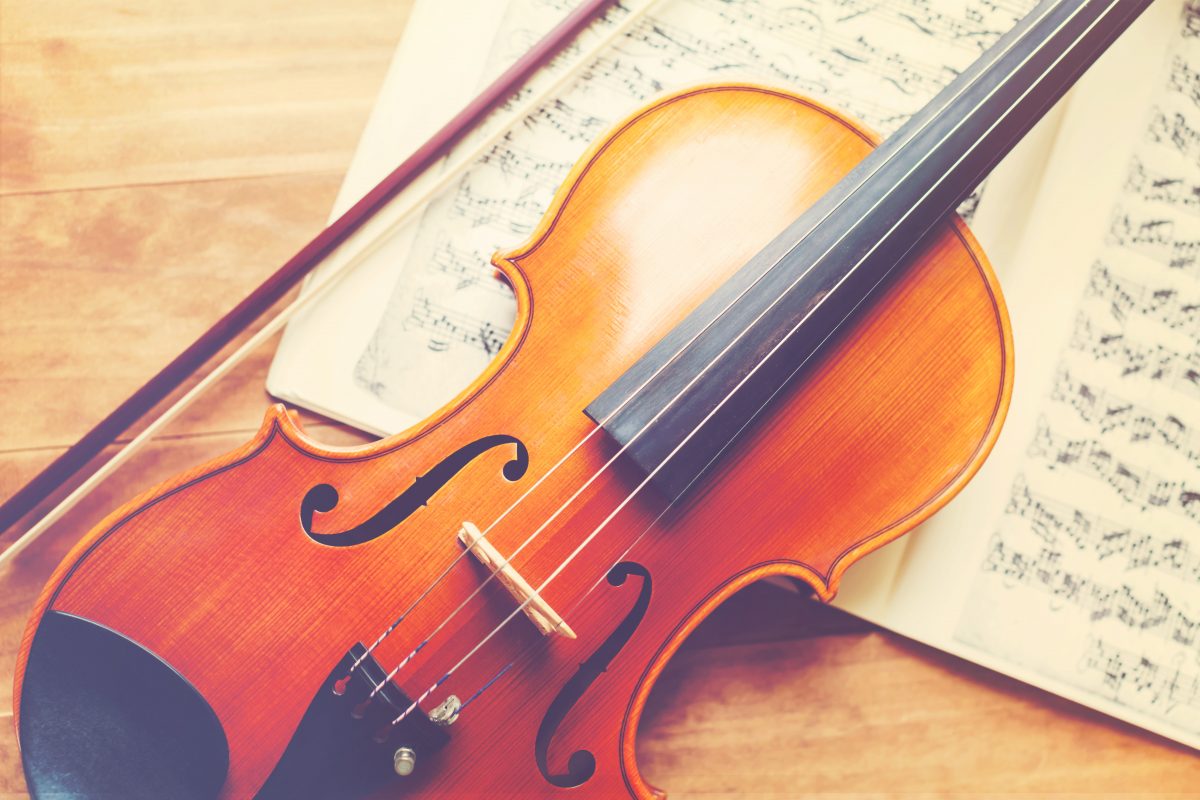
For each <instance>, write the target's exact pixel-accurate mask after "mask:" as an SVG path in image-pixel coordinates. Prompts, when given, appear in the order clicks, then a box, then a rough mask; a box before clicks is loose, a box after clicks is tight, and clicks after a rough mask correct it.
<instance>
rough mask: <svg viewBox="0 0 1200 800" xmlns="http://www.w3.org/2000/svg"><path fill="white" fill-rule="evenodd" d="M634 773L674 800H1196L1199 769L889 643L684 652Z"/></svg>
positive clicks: (1046, 702) (1167, 747)
mask: <svg viewBox="0 0 1200 800" xmlns="http://www.w3.org/2000/svg"><path fill="white" fill-rule="evenodd" d="M776 607H777V609H779V613H788V612H789V611H791V612H792V613H801V614H802V613H805V611H804V610H802V609H800V608H795V609H794V610H793V609H786V608H784V607H781V606H780V605H777V606H776ZM638 761H639V764H640V765H641V768H642V770H643V772H644V774H645V775H646V776H647V778H648V779H649V780H650V782H651V783H653V784H654V785H656V786H660V787H662V788H664V789H667V790H668V792H669V795H670V796H671V797H672V798H687V797H695V796H703V797H705V798H712V797H742V796H745V795H746V793H751V794H753V795H755V796H760V795H761V796H777V797H796V796H819V795H824V794H831V795H833V794H836V795H837V796H839V797H858V796H870V797H878V796H884V795H888V796H890V795H892V794H894V793H897V792H902V793H903V795H904V797H906V798H908V797H913V796H922V794H923V793H927V794H928V795H929V796H946V794H953V795H954V796H960V794H962V795H966V796H971V797H976V796H978V797H991V796H996V795H1000V794H1008V793H1023V794H1025V795H1027V796H1033V797H1048V796H1054V797H1055V798H1059V797H1064V796H1067V797H1069V796H1088V797H1097V796H1122V797H1139V798H1145V797H1166V796H1176V797H1178V796H1180V795H1181V794H1188V795H1190V796H1193V797H1194V796H1195V791H1196V787H1197V786H1200V759H1197V758H1196V757H1195V754H1194V753H1193V752H1192V751H1191V750H1190V749H1188V748H1186V747H1183V746H1182V745H1177V744H1174V743H1172V742H1168V741H1166V740H1164V739H1159V738H1157V737H1154V736H1151V735H1149V734H1146V733H1145V732H1143V731H1139V730H1137V729H1135V728H1133V727H1131V726H1128V725H1126V724H1124V723H1120V722H1116V721H1114V720H1111V719H1108V718H1105V717H1103V716H1102V715H1100V714H1098V713H1096V712H1094V711H1091V710H1089V709H1085V708H1083V707H1081V706H1077V705H1075V704H1073V703H1070V702H1068V701H1066V700H1063V699H1062V698H1058V697H1055V696H1053V695H1049V694H1047V693H1045V692H1042V691H1040V690H1037V689H1034V688H1032V687H1029V686H1027V685H1025V684H1021V683H1018V682H1017V681H1014V680H1011V679H1009V678H1006V677H1004V676H1001V675H998V674H996V673H992V672H989V671H988V670H985V669H983V668H982V667H978V666H976V665H973V664H969V663H967V662H964V661H961V660H959V659H957V658H954V657H952V656H948V655H946V654H945V653H940V652H938V651H935V650H932V649H930V648H927V647H924V646H923V645H918V644H915V643H912V642H909V641H906V640H904V639H902V638H900V637H898V636H895V635H892V634H884V633H867V634H862V633H857V634H849V635H841V636H825V637H818V638H814V639H809V640H805V641H777V642H767V643H758V644H744V645H738V646H734V647H725V648H721V647H703V648H692V647H690V646H686V647H685V649H684V650H682V651H681V652H680V653H679V654H678V655H677V656H676V658H675V659H674V660H673V661H672V662H671V664H670V665H669V666H668V668H667V670H666V672H665V673H664V675H663V677H662V679H661V681H660V683H659V685H658V686H656V687H655V689H654V691H653V692H652V694H651V697H650V702H649V704H648V706H647V709H646V714H645V717H644V718H643V721H642V725H641V729H640V732H639V749H638Z"/></svg>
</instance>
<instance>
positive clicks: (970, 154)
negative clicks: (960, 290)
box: [587, 0, 1150, 500]
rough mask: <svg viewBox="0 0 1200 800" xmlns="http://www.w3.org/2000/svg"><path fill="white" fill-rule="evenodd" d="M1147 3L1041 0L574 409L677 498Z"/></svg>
mask: <svg viewBox="0 0 1200 800" xmlns="http://www.w3.org/2000/svg"><path fill="white" fill-rule="evenodd" d="M1149 4H1150V0H1094V1H1093V0H1084V2H1078V1H1077V0H1045V1H1044V2H1042V3H1040V4H1039V5H1038V6H1036V7H1035V8H1034V9H1033V10H1032V11H1031V12H1030V13H1029V14H1028V15H1027V16H1026V17H1025V18H1024V19H1023V20H1022V21H1021V22H1020V23H1019V24H1018V25H1017V26H1016V27H1015V28H1013V30H1011V31H1010V32H1009V33H1008V34H1006V35H1005V36H1003V37H1002V38H1001V39H999V40H998V41H997V42H996V43H995V44H994V45H993V46H992V47H991V48H989V49H988V50H987V51H986V52H985V53H984V54H983V55H982V56H981V57H980V58H979V59H978V60H977V61H976V62H975V63H974V64H973V65H972V66H971V67H970V68H968V69H967V70H966V71H964V72H963V73H961V74H960V75H959V76H958V77H957V78H956V79H955V80H954V81H953V82H951V83H950V84H949V85H948V86H947V87H946V88H945V89H944V90H943V91H942V92H941V93H939V94H938V95H937V96H936V97H935V98H934V99H933V100H932V101H930V102H929V103H928V104H927V105H926V106H925V108H924V109H922V110H921V111H920V112H919V113H917V114H916V115H915V116H914V117H913V118H912V119H910V120H909V121H908V123H907V124H905V125H904V126H903V127H902V128H900V129H899V130H898V131H897V132H896V133H895V134H893V135H892V136H891V137H889V138H888V139H887V140H886V141H885V142H884V143H883V144H882V145H881V146H880V147H879V148H877V149H876V150H875V151H874V152H873V153H872V154H871V155H869V156H868V157H867V158H866V159H864V160H863V161H862V162H861V163H860V164H859V165H858V166H857V167H856V168H855V169H854V170H853V171H851V172H850V173H849V174H848V175H847V176H846V177H845V178H844V179H843V180H842V181H841V182H840V183H838V184H837V185H836V186H835V187H834V188H833V189H832V190H831V191H830V192H829V193H827V194H826V195H825V196H824V197H823V198H822V199H821V200H820V201H818V202H817V203H816V204H815V205H814V206H813V207H812V208H810V209H809V210H808V211H807V212H805V213H804V214H803V215H802V216H801V217H800V218H799V219H797V220H796V221H795V222H794V223H792V224H791V225H790V226H788V228H787V229H786V230H784V231H783V232H782V233H781V234H779V235H778V236H777V237H776V238H775V239H774V240H773V241H772V242H770V244H768V245H767V246H766V247H765V248H763V249H762V250H761V251H760V252H759V253H758V254H756V255H755V256H754V257H753V258H752V259H751V260H750V261H749V262H748V263H747V264H746V265H745V266H744V267H742V268H741V269H740V270H739V271H738V273H737V274H736V275H735V276H734V277H733V278H731V279H730V280H729V281H728V282H727V283H726V284H725V285H723V286H722V287H721V288H720V289H718V291H717V292H715V293H714V294H713V295H712V296H710V297H709V298H708V299H707V300H705V302H704V303H702V304H701V305H700V306H699V307H698V308H697V309H696V310H695V311H694V312H692V313H691V314H690V315H689V316H688V317H687V318H686V319H685V320H684V321H683V322H682V323H680V324H679V325H678V326H677V327H676V328H674V329H673V330H672V331H671V332H670V333H669V334H667V336H665V337H664V338H663V339H662V340H661V341H660V342H659V343H658V344H657V345H655V347H654V348H652V349H651V350H650V351H649V352H648V353H647V354H646V355H645V356H643V357H642V358H641V359H640V360H639V361H637V362H636V363H635V364H634V365H633V366H632V367H631V368H630V369H629V370H628V371H627V372H626V373H625V374H623V375H622V376H621V377H620V378H619V379H618V380H617V381H616V382H614V383H613V384H612V385H611V386H610V387H609V388H608V389H606V390H605V391H604V392H603V393H602V394H601V395H600V396H599V397H598V398H596V400H594V401H593V402H592V403H591V404H590V405H589V406H588V408H587V414H588V415H589V416H590V417H591V418H592V419H593V420H594V421H595V422H597V424H599V425H601V427H603V428H604V429H605V431H606V432H607V433H608V434H609V435H610V436H611V437H612V438H614V439H615V440H616V441H617V443H619V444H620V445H621V446H622V447H623V448H624V452H625V455H626V456H627V457H628V458H630V459H632V461H633V462H634V463H636V464H637V465H638V466H639V467H640V468H641V470H642V471H643V472H644V473H645V475H646V476H648V478H649V480H650V482H651V483H652V485H654V486H656V487H657V488H658V489H659V490H660V491H661V493H662V494H663V495H665V496H666V497H667V498H668V499H671V500H674V499H676V498H678V497H680V496H681V495H682V494H683V493H684V492H686V491H687V490H688V489H689V488H690V487H691V486H692V485H693V484H694V483H696V482H697V479H698V478H699V477H700V476H701V475H702V474H703V473H704V472H705V471H706V470H707V469H708V467H709V466H710V465H711V464H712V463H714V461H715V459H716V458H717V456H718V455H719V454H720V453H721V452H723V451H724V450H725V448H726V447H728V446H729V445H730V444H731V443H732V442H733V441H734V440H735V439H736V438H737V437H738V435H739V433H740V432H741V431H742V430H743V429H744V428H745V427H746V426H747V424H748V423H749V422H751V421H752V420H753V419H754V417H755V416H756V415H757V414H758V412H759V411H760V410H761V409H763V408H764V407H765V406H766V405H767V403H768V402H769V401H770V399H771V397H772V396H773V395H774V394H775V393H776V392H778V391H779V390H780V389H781V388H782V387H783V386H784V385H785V384H787V383H788V382H789V380H790V379H791V378H792V376H794V375H795V374H796V373H797V371H798V370H800V369H801V368H802V367H803V365H804V364H805V363H806V362H807V360H808V359H809V358H810V357H811V356H812V355H813V354H814V353H815V352H816V351H817V350H818V349H819V348H820V347H821V346H822V344H823V343H824V342H825V341H827V340H828V339H829V338H830V337H832V336H833V335H834V334H835V332H836V331H837V330H838V328H839V326H840V325H841V324H842V323H843V322H844V321H845V320H846V319H847V318H849V317H850V316H851V315H852V314H853V313H855V311H856V310H857V309H858V308H859V307H860V306H861V305H863V304H864V301H866V300H867V299H868V298H869V297H870V296H871V295H872V293H873V292H874V290H875V289H876V287H878V286H879V285H880V284H881V283H883V282H884V281H885V280H886V279H887V278H888V276H889V275H890V274H892V273H893V272H894V271H895V268H896V267H897V266H898V265H900V264H902V263H903V262H904V260H905V257H906V256H907V254H908V253H909V252H910V251H911V250H913V249H914V248H915V247H917V246H918V244H919V243H920V242H921V240H922V239H923V238H924V236H925V235H926V234H927V233H929V231H930V230H931V229H932V228H933V227H934V226H936V225H937V224H938V223H939V222H941V221H942V220H944V219H945V218H946V215H947V214H949V213H951V212H952V211H953V210H954V209H955V208H956V207H957V206H958V204H959V203H960V202H961V201H962V200H963V199H964V198H965V197H967V196H968V195H969V194H970V192H971V191H972V190H973V189H974V188H975V187H976V186H977V185H978V184H979V182H980V181H981V180H982V179H983V178H984V177H985V176H986V175H987V173H988V172H989V171H990V170H991V169H992V167H994V166H995V164H996V163H997V162H998V161H999V160H1000V159H1001V158H1003V157H1004V156H1005V155H1006V154H1007V153H1008V152H1009V150H1011V149H1012V147H1013V145H1015V144H1016V142H1017V141H1019V140H1020V139H1021V137H1022V136H1024V135H1025V134H1026V133H1027V132H1028V131H1029V130H1030V128H1032V127H1033V125H1034V124H1035V123H1036V122H1037V121H1038V120H1039V119H1040V118H1041V117H1042V116H1043V115H1044V114H1045V112H1046V111H1047V110H1048V109H1049V108H1050V107H1051V106H1052V105H1053V104H1054V102H1055V101H1057V100H1058V99H1059V98H1060V97H1061V96H1062V95H1063V93H1064V92H1066V90H1067V89H1068V88H1070V86H1071V85H1072V84H1073V83H1074V82H1075V80H1076V79H1077V78H1078V77H1079V76H1080V74H1082V73H1083V72H1084V70H1086V69H1087V68H1088V67H1089V66H1090V65H1091V64H1092V62H1093V61H1095V59H1096V58H1097V57H1098V56H1099V55H1100V54H1101V53H1102V52H1104V50H1105V49H1106V48H1107V47H1108V46H1109V45H1110V44H1111V43H1112V42H1113V41H1114V40H1115V39H1116V38H1117V37H1118V36H1119V35H1120V34H1121V32H1122V31H1124V30H1125V28H1126V27H1128V26H1129V24H1130V23H1131V22H1132V21H1133V20H1134V19H1135V18H1136V17H1137V16H1138V14H1140V13H1141V12H1142V11H1143V10H1144V9H1145V8H1146V7H1147V6H1148V5H1149Z"/></svg>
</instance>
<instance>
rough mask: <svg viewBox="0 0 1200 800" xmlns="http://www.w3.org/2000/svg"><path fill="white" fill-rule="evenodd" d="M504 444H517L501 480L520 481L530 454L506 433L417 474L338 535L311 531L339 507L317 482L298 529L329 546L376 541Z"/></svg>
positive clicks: (461, 450) (307, 495)
mask: <svg viewBox="0 0 1200 800" xmlns="http://www.w3.org/2000/svg"><path fill="white" fill-rule="evenodd" d="M504 444H512V445H516V448H517V453H516V455H515V456H513V458H512V460H511V461H509V462H508V463H506V464H505V465H504V469H503V473H504V477H505V479H506V480H509V481H517V480H520V479H521V477H522V476H524V475H525V470H527V469H528V468H529V451H528V450H526V449H525V445H524V443H522V442H521V440H520V439H517V438H516V437H515V436H506V435H505V434H496V435H495V436H485V437H483V438H482V439H479V440H477V441H474V442H471V443H470V444H468V445H466V446H465V447H460V448H459V449H458V450H455V451H454V452H453V453H451V454H450V455H448V456H446V457H445V458H443V459H442V460H441V461H440V462H439V463H438V464H437V465H436V466H434V467H433V469H431V470H429V471H428V472H426V473H425V474H424V475H418V476H417V478H416V479H415V480H414V481H413V483H412V486H410V487H408V488H407V489H405V490H404V492H403V493H402V494H400V495H399V496H397V497H396V499H394V500H392V501H391V502H390V503H388V504H387V505H386V506H384V507H383V508H381V509H379V510H378V511H377V512H375V513H374V514H373V515H372V516H371V517H370V518H369V519H367V520H365V521H364V522H362V523H361V524H359V525H357V526H355V527H353V528H350V529H348V530H344V531H341V532H340V533H317V532H316V531H314V530H313V528H312V523H313V515H314V514H317V513H321V514H323V513H325V512H328V511H332V510H333V509H334V508H335V507H336V506H337V504H338V493H337V489H335V488H333V487H332V486H330V485H329V484H328V483H319V484H317V485H316V486H314V487H312V488H311V489H309V490H308V492H307V493H305V495H304V499H303V500H301V501H300V527H302V528H303V529H304V532H305V533H306V534H308V537H309V538H310V539H312V540H313V541H314V542H318V543H320V544H327V545H329V546H331V547H350V546H351V545H356V544H362V543H364V542H369V541H371V540H372V539H377V538H379V537H380V536H383V535H384V534H385V533H387V532H388V531H390V530H391V529H392V528H394V527H396V526H397V525H399V524H400V523H401V522H403V521H404V520H406V519H408V517H409V516H410V515H411V514H412V513H413V512H414V511H416V510H417V509H418V508H420V507H421V506H423V505H426V504H427V503H428V502H429V498H431V497H433V495H434V494H435V493H436V492H437V491H438V490H439V489H441V488H442V487H443V486H445V485H446V484H447V483H449V482H450V479H451V478H453V477H454V476H455V475H457V474H458V473H459V472H460V471H461V470H462V469H463V467H465V466H467V464H470V463H471V462H472V461H474V460H475V459H476V458H477V457H479V456H480V455H482V454H483V453H485V452H487V451H488V450H491V449H492V448H493V447H499V446H500V445H504Z"/></svg>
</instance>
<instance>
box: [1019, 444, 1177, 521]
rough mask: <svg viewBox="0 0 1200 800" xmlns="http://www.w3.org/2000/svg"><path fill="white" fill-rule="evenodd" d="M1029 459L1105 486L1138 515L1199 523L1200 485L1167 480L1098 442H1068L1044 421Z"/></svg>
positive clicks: (1172, 478)
mask: <svg viewBox="0 0 1200 800" xmlns="http://www.w3.org/2000/svg"><path fill="white" fill-rule="evenodd" d="M1029 458H1030V459H1031V460H1040V461H1042V462H1043V464H1044V465H1045V467H1046V468H1047V469H1048V470H1051V471H1053V470H1055V469H1060V468H1066V469H1071V470H1074V471H1076V472H1079V473H1080V474H1082V475H1086V476H1087V477H1089V478H1092V479H1094V480H1097V481H1100V482H1101V483H1103V484H1106V485H1107V486H1108V487H1109V488H1110V489H1111V491H1112V492H1114V493H1115V494H1116V495H1117V496H1118V497H1120V498H1121V499H1122V500H1124V501H1125V502H1126V503H1128V504H1129V505H1130V506H1133V507H1134V508H1136V509H1137V510H1139V511H1147V510H1150V509H1162V510H1163V511H1168V512H1170V513H1174V514H1182V515H1184V516H1187V517H1188V518H1190V519H1192V520H1195V521H1196V522H1200V481H1195V480H1189V479H1187V478H1176V477H1168V476H1166V475H1161V474H1158V473H1156V472H1155V471H1154V470H1152V469H1150V468H1149V467H1145V466H1142V465H1140V464H1137V463H1134V462H1132V461H1129V460H1126V459H1124V458H1122V457H1121V455H1120V454H1119V453H1117V452H1114V449H1113V448H1111V447H1110V446H1109V445H1107V444H1105V443H1104V442H1102V441H1100V439H1098V438H1089V437H1080V438H1069V437H1065V436H1061V435H1059V434H1056V433H1055V432H1054V431H1052V430H1051V429H1050V426H1049V425H1048V424H1046V423H1045V421H1044V420H1043V421H1042V424H1039V425H1038V431H1037V435H1036V436H1035V437H1034V440H1033V444H1032V445H1030V447H1029Z"/></svg>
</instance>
